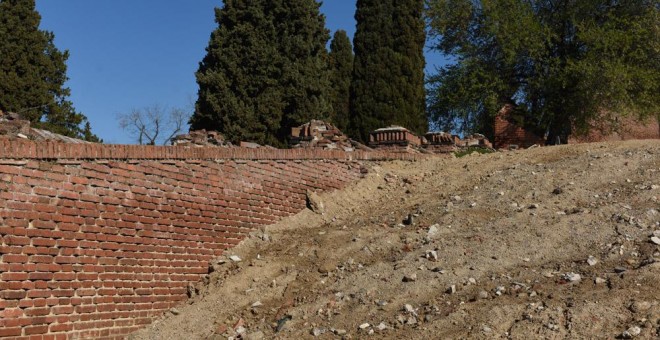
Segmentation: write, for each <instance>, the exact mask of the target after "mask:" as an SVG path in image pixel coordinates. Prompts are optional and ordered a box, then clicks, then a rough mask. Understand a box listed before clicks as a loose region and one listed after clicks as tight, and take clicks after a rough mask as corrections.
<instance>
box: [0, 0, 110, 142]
mask: <svg viewBox="0 0 660 340" xmlns="http://www.w3.org/2000/svg"><path fill="white" fill-rule="evenodd" d="M40 21H41V17H40V15H39V13H37V11H36V10H35V2H34V0H0V110H3V111H11V112H16V113H19V114H20V115H21V116H23V117H25V118H26V119H28V120H30V122H31V123H32V126H34V127H38V128H43V129H46V130H50V131H52V132H55V133H59V134H62V135H66V136H69V137H74V138H82V139H85V140H89V141H99V139H98V137H96V136H94V135H93V134H92V133H91V130H90V129H89V123H88V122H87V118H86V117H85V116H84V115H83V114H81V113H77V112H76V111H75V109H74V108H73V104H72V103H71V102H70V101H69V100H68V99H67V97H68V96H69V95H70V92H71V91H70V90H69V89H68V88H66V87H64V83H65V82H66V81H67V79H68V78H67V76H66V60H67V59H68V57H69V52H68V51H64V52H60V51H59V50H58V49H57V48H56V47H55V45H54V43H53V39H54V37H55V36H54V35H53V33H51V32H46V31H41V30H39V23H40Z"/></svg>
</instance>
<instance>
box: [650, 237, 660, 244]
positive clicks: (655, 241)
mask: <svg viewBox="0 0 660 340" xmlns="http://www.w3.org/2000/svg"><path fill="white" fill-rule="evenodd" d="M651 242H652V243H653V244H657V245H660V237H657V236H653V237H651Z"/></svg>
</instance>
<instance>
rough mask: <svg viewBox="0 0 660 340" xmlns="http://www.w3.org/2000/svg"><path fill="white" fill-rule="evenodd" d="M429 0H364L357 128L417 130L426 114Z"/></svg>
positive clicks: (355, 96)
mask: <svg viewBox="0 0 660 340" xmlns="http://www.w3.org/2000/svg"><path fill="white" fill-rule="evenodd" d="M422 11H423V0H396V1H395V0H358V2H357V10H356V13H355V19H356V21H357V31H356V33H355V39H354V46H355V65H354V71H353V82H352V84H351V94H350V107H351V125H350V128H349V131H350V132H351V134H352V135H353V136H355V137H357V138H361V139H362V140H366V139H367V138H368V135H369V132H371V131H372V130H374V129H377V128H380V127H384V126H388V125H391V124H397V125H402V126H404V127H407V128H409V129H410V130H412V131H414V132H417V133H424V132H426V129H427V127H428V123H427V121H426V117H425V112H424V108H425V92H424V65H425V60H424V50H423V49H424V42H425V37H426V35H425V31H424V21H423V17H422Z"/></svg>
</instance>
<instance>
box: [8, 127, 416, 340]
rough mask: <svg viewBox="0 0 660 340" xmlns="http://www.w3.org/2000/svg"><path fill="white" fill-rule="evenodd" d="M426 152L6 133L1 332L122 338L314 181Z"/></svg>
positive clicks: (347, 179) (331, 180)
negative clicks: (95, 140) (75, 139)
mask: <svg viewBox="0 0 660 340" xmlns="http://www.w3.org/2000/svg"><path fill="white" fill-rule="evenodd" d="M419 157H422V156H421V155H413V154H401V153H396V154H394V153H385V152H379V151H373V152H363V151H355V152H350V153H347V152H344V151H328V150H321V149H297V150H273V149H266V148H259V149H247V148H237V147H234V148H221V147H190V146H188V147H185V146H170V147H159V146H137V145H102V144H65V143H62V142H56V141H42V142H34V141H29V140H23V139H18V140H16V139H13V140H12V139H6V138H5V139H2V138H0V338H2V339H17V340H18V339H21V340H23V339H25V340H28V339H32V340H36V339H41V340H43V339H72V338H84V339H124V338H126V337H127V336H128V334H130V333H131V332H133V331H135V330H137V329H139V328H141V327H143V326H144V325H146V324H148V323H150V322H152V321H153V320H154V319H155V318H157V317H159V316H160V315H162V313H164V312H165V311H167V310H168V309H169V308H171V307H173V306H175V305H177V304H179V303H181V302H182V301H184V300H186V299H187V287H188V285H189V284H191V283H195V282H197V281H199V280H200V279H202V277H203V276H204V275H206V274H208V268H209V261H210V260H211V259H213V258H216V257H218V256H220V255H222V254H223V253H224V252H225V251H226V250H227V249H230V248H232V247H234V246H235V245H236V244H238V243H239V242H241V240H242V239H244V238H245V237H246V236H247V235H248V233H250V232H252V231H254V230H256V229H258V228H260V227H263V226H266V225H269V224H272V223H275V222H276V221H278V220H280V219H282V218H283V217H286V216H290V215H293V214H295V213H297V212H299V211H301V210H302V209H305V207H306V193H307V191H308V190H311V191H323V190H334V189H338V188H342V187H344V186H346V185H347V184H348V183H351V182H354V181H356V180H358V179H359V178H360V177H361V176H362V173H363V172H364V170H365V168H364V166H365V165H366V164H368V163H369V162H373V161H379V160H392V159H402V160H415V159H418V158H419Z"/></svg>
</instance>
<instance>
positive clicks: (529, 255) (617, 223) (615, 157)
mask: <svg viewBox="0 0 660 340" xmlns="http://www.w3.org/2000/svg"><path fill="white" fill-rule="evenodd" d="M320 197H321V200H322V205H323V209H324V213H323V214H318V213H314V212H312V211H309V210H307V211H304V212H302V213H300V214H298V215H296V216H294V217H292V218H289V219H287V220H284V221H282V222H281V223H279V224H277V225H274V226H271V227H268V228H266V229H265V230H261V231H259V232H255V233H254V235H253V236H252V237H251V238H250V239H248V240H247V241H246V242H244V243H243V244H242V245H241V246H239V247H238V248H235V249H233V250H231V251H230V252H229V253H227V256H225V257H223V258H221V259H218V260H217V261H216V262H214V263H213V264H212V268H211V270H212V272H211V273H210V274H209V275H208V278H207V279H206V280H205V282H202V283H200V284H199V285H198V286H197V287H190V295H191V296H192V298H191V299H190V301H189V303H188V304H185V305H182V306H179V307H177V308H176V309H173V310H171V311H170V313H168V315H166V316H165V317H164V318H163V319H162V320H159V321H158V322H156V323H154V324H153V325H151V326H149V327H148V328H147V329H145V330H143V331H141V332H139V333H138V334H135V335H134V336H133V338H134V339H226V338H230V337H233V338H234V339H237V338H243V339H303V338H319V339H339V338H345V339H349V338H353V339H357V338H370V337H371V338H377V339H460V338H470V339H472V338H476V339H586V338H589V339H592V338H608V339H612V338H616V337H622V338H626V337H636V338H642V339H649V338H654V337H658V336H659V335H660V262H658V261H659V260H660V246H659V245H657V244H656V243H660V233H659V231H660V201H659V198H660V141H632V142H625V143H608V144H585V145H577V146H562V147H548V148H537V149H532V150H524V151H515V152H504V153H493V154H488V155H478V154H473V155H470V156H466V157H464V158H459V159H455V158H449V157H447V158H432V159H428V160H425V161H420V162H415V163H409V162H394V163H382V164H380V165H378V166H374V167H373V168H371V169H370V174H369V175H368V176H367V178H366V179H364V180H362V181H361V182H359V183H357V184H355V185H354V186H353V187H351V188H349V189H347V190H343V191H340V192H334V193H328V194H322V195H320ZM654 233H655V235H654ZM230 256H232V258H230ZM239 259H240V261H237V260H239Z"/></svg>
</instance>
